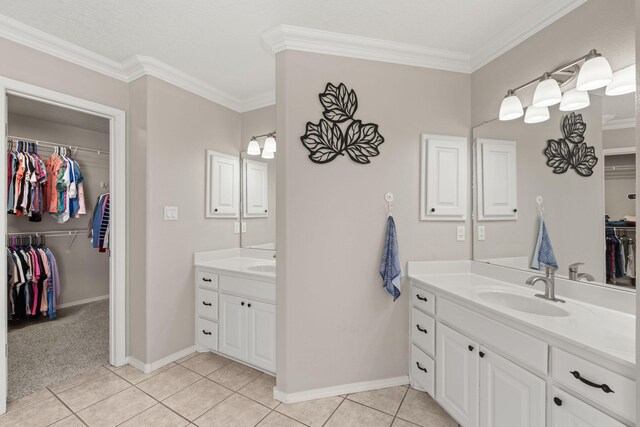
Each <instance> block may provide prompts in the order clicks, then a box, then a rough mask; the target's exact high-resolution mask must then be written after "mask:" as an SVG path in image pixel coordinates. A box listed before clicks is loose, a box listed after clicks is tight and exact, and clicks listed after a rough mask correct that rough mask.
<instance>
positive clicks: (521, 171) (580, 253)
mask: <svg viewBox="0 0 640 427" xmlns="http://www.w3.org/2000/svg"><path fill="white" fill-rule="evenodd" d="M550 112H551V118H550V119H549V120H548V121H546V122H544V123H537V124H526V123H524V122H523V121H522V120H512V121H508V122H501V121H498V120H496V121H493V122H491V123H488V124H486V125H483V126H480V127H478V128H476V129H474V132H473V136H474V138H490V139H501V140H509V141H516V144H517V146H516V149H517V168H518V219H517V220H515V221H478V224H479V225H483V226H484V227H485V230H486V240H484V241H474V254H473V255H474V258H475V259H492V258H508V257H527V259H528V260H529V262H530V261H531V256H532V254H533V249H534V247H535V244H536V239H537V234H538V211H537V208H538V206H537V203H536V197H537V196H538V195H540V196H542V197H543V199H544V215H545V222H546V225H547V229H548V231H549V236H550V237H551V242H552V243H553V250H554V253H555V255H556V259H557V261H558V266H559V269H558V273H557V274H559V275H563V276H567V275H568V266H569V264H571V263H574V262H578V261H581V262H584V263H585V265H584V266H583V267H581V271H583V272H587V273H590V274H592V275H593V276H594V277H596V279H597V280H598V281H600V282H604V281H605V276H604V220H603V218H604V156H603V155H602V130H601V129H602V127H601V126H602V109H601V102H600V98H598V97H593V99H592V105H591V106H590V107H589V108H588V109H585V110H581V111H580V113H581V114H582V117H583V120H584V122H585V123H586V124H587V129H586V132H585V142H586V143H587V144H588V145H589V146H593V147H595V151H596V157H598V159H599V160H598V163H597V164H596V166H595V167H594V173H593V175H592V176H590V177H588V178H585V177H582V176H580V175H578V174H577V173H576V172H575V171H574V170H572V169H569V170H568V171H567V172H566V173H564V174H560V175H559V174H554V173H553V169H552V168H550V167H549V166H547V164H546V162H547V157H546V156H545V155H544V149H545V147H546V146H547V140H548V139H557V138H560V137H562V132H561V125H562V118H563V117H564V116H565V114H566V113H563V112H561V111H559V110H558V109H557V108H554V107H552V108H550Z"/></svg>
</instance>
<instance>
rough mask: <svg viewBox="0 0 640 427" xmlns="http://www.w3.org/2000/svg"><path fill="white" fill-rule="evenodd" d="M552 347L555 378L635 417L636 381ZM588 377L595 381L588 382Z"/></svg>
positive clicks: (621, 413) (618, 411) (630, 417)
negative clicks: (604, 388) (603, 387)
mask: <svg viewBox="0 0 640 427" xmlns="http://www.w3.org/2000/svg"><path fill="white" fill-rule="evenodd" d="M552 351H553V354H552V358H553V359H552V361H553V365H552V377H553V379H555V380H556V381H558V382H559V383H562V384H564V385H566V386H567V387H569V388H570V389H572V390H575V391H576V392H578V393H580V394H581V395H583V396H585V397H587V398H588V399H591V400H593V401H594V402H597V403H599V404H601V405H602V406H604V407H605V408H607V409H610V410H611V411H613V412H616V413H618V414H620V415H622V416H623V417H625V418H628V419H630V420H632V421H635V419H636V406H635V401H636V383H635V381H633V380H630V379H629V378H626V377H623V376H622V375H619V374H616V373H614V372H611V371H610V370H608V369H606V368H603V367H602V366H599V365H596V364H594V363H591V362H589V361H586V360H584V359H581V358H579V357H577V356H574V355H573V354H570V353H567V352H565V351H562V350H558V349H557V348H554V349H553V350H552ZM572 372H573V373H572ZM578 374H579V377H578ZM580 379H582V381H581V380H580ZM585 381H589V382H591V383H592V384H591V385H589V384H587V383H585ZM603 384H606V387H608V388H609V389H610V390H612V392H609V393H607V392H605V391H604V390H603V389H602V388H601V387H597V386H600V385H603Z"/></svg>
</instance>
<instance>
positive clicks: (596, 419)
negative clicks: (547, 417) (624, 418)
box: [551, 387, 624, 427]
mask: <svg viewBox="0 0 640 427" xmlns="http://www.w3.org/2000/svg"><path fill="white" fill-rule="evenodd" d="M551 408H552V409H551V426H552V427H624V424H622V423H621V422H619V421H617V420H615V419H613V418H611V417H610V416H608V415H606V414H604V413H602V412H600V411H598V410H597V409H595V408H594V407H592V406H589V405H587V404H586V403H584V402H583V401H581V400H580V399H577V398H575V397H573V396H571V395H570V394H569V393H565V392H564V391H562V390H560V389H558V388H555V387H553V388H552V390H551Z"/></svg>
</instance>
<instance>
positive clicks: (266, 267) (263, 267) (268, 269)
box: [247, 264, 276, 273]
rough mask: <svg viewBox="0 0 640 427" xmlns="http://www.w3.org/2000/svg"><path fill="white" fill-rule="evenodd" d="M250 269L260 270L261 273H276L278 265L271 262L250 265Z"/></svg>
mask: <svg viewBox="0 0 640 427" xmlns="http://www.w3.org/2000/svg"><path fill="white" fill-rule="evenodd" d="M247 270H249V271H259V272H260V273H275V272H276V266H275V265H270V264H260V265H250V266H249V267H247Z"/></svg>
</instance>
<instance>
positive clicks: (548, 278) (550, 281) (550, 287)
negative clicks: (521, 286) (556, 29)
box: [525, 265, 566, 302]
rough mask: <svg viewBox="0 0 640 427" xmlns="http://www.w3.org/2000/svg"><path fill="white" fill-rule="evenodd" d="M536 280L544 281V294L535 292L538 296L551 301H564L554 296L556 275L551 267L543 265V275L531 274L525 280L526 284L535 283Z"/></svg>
mask: <svg viewBox="0 0 640 427" xmlns="http://www.w3.org/2000/svg"><path fill="white" fill-rule="evenodd" d="M537 282H544V285H545V288H544V294H536V296H537V297H538V298H544V299H546V300H549V301H553V302H566V301H565V300H562V299H558V298H556V276H555V271H554V269H553V268H551V267H549V266H546V265H545V275H544V276H531V277H529V278H528V279H527V280H526V282H525V283H526V284H527V285H531V286H533V285H535V284H536V283H537Z"/></svg>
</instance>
